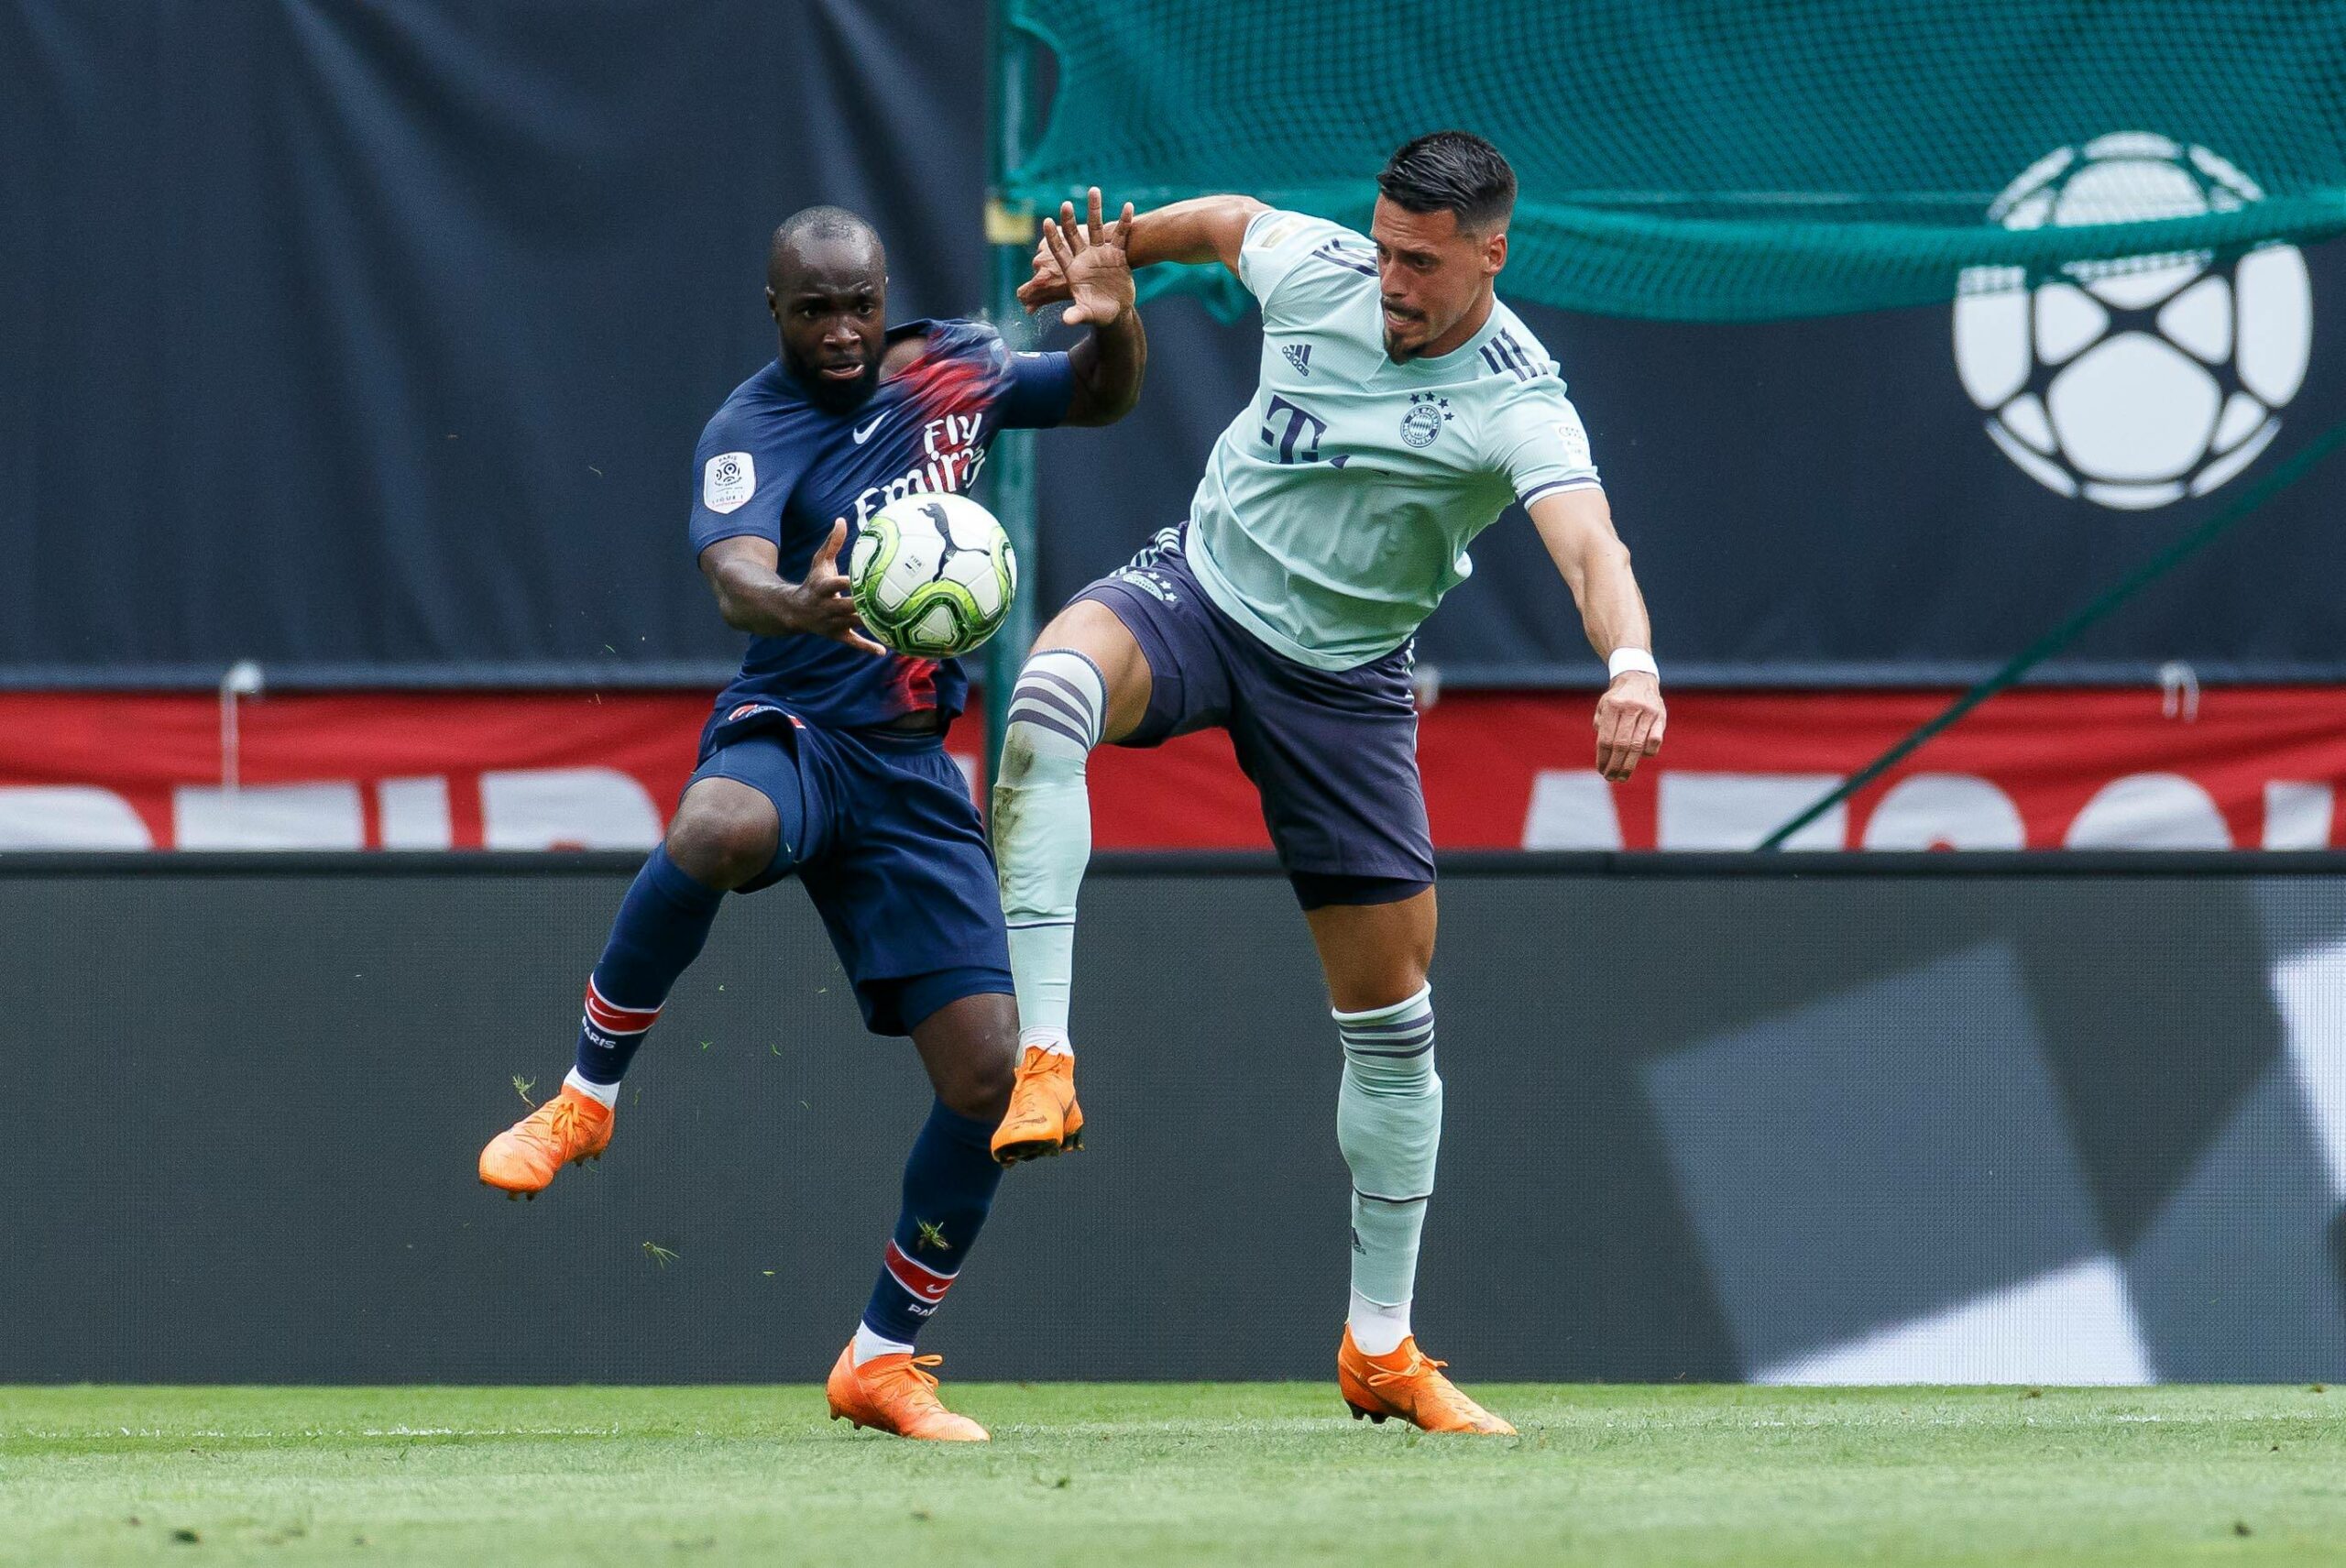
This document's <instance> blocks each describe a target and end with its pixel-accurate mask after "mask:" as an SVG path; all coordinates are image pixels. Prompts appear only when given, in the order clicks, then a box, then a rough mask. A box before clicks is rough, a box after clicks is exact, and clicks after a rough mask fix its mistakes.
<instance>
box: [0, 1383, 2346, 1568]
mask: <svg viewBox="0 0 2346 1568" xmlns="http://www.w3.org/2000/svg"><path fill="white" fill-rule="evenodd" d="M948 1391H949V1392H950V1393H951V1394H952V1396H953V1397H954V1400H955V1403H956V1404H957V1405H958V1406H959V1407H960V1408H961V1409H966V1410H968V1411H969V1412H970V1414H972V1415H974V1416H977V1417H978V1418H979V1419H981V1420H984V1421H986V1422H987V1423H988V1424H990V1425H991V1426H992V1429H993V1432H994V1439H995V1441H994V1442H992V1444H991V1445H990V1446H979V1445H975V1444H972V1445H969V1446H965V1447H945V1446H926V1445H915V1444H912V1443H905V1442H896V1441H893V1440H891V1439H885V1438H881V1437H876V1436H873V1435H872V1434H869V1433H861V1434H859V1433H854V1432H850V1431H849V1430H848V1428H847V1427H846V1426H845V1425H844V1424H839V1425H833V1424H831V1423H828V1422H827V1421H825V1420H823V1419H822V1415H823V1409H822V1400H821V1395H820V1394H819V1393H818V1392H817V1391H815V1390H812V1389H806V1388H685V1389H661V1388H622V1389H580V1388H522V1389H484V1388H397V1389H278V1388H233V1389H212V1388H160V1389H157V1388H13V1389H0V1563H11V1564H14V1563H28V1564H29V1563H39V1564H44V1565H48V1564H61V1563H149V1562H164V1563H196V1562H255V1563H296V1562H310V1561H313V1560H325V1559H332V1560H334V1561H337V1562H351V1563H432V1564H450V1563H481V1564H487V1565H488V1568H531V1565H533V1564H538V1563H565V1564H583V1563H646V1562H651V1563H664V1562H672V1561H673V1562H699V1563H732V1562H761V1563H764V1562H776V1563H828V1562H838V1563H857V1564H882V1563H895V1562H918V1563H938V1564H953V1563H1018V1564H1025V1565H1040V1564H1050V1563H1083V1564H1087V1565H1091V1568H1101V1565H1106V1564H1117V1563H1135V1562H1144V1563H1151V1564H1170V1563H1249V1564H1259V1563H1347V1564H1356V1563H1364V1562H1371V1561H1374V1562H1384V1563H1409V1564H1415V1563H1458V1562H1464V1563H1473V1564H1474V1565H1475V1568H1496V1565H1498V1564H1505V1563H1657V1564H1660V1563H1670V1564H1682V1563H1722V1564H1724V1563H1733V1564H1738V1568H1741V1565H1757V1564H1770V1563H1847V1562H1869V1563H1899V1564H1908V1563H2015V1562H2026V1563H2111V1564H2126V1565H2128V1568H2141V1565H2143V1564H2150V1563H2208V1562H2234V1561H2241V1562H2248V1561H2253V1562H2259V1563H2316V1562H2346V1389H2341V1391H2340V1392H2338V1393H2334V1394H2332V1393H2327V1392H2323V1391H2318V1390H2316V1389H2313V1388H2306V1387H2295V1388H2186V1387H2170V1388H2155V1389H2126V1390H2117V1391H2110V1390H2064V1389H2053V1388H2048V1389H2045V1390H2044V1391H2043V1393H2042V1394H2041V1395H2032V1394H2030V1393H2028V1392H2026V1391H2024V1390H2020V1389H1961V1390H1946V1389H1916V1388H1892V1389H1864V1390H1846V1389H1818V1390H1787V1389H1773V1388H1770V1389H1759V1388H1694V1387H1673V1388H1649V1387H1487V1388H1484V1389H1482V1390H1479V1391H1480V1392H1481V1393H1483V1394H1484V1395H1485V1398H1487V1400H1488V1402H1489V1403H1490V1404H1492V1405H1493V1406H1494V1407H1495V1408H1496V1409H1500V1410H1502V1411H1504V1412H1506V1413H1507V1414H1508V1415H1510V1416H1512V1417H1513V1419H1514V1420H1515V1421H1516V1422H1517V1424H1518V1425H1519V1426H1520V1427H1521V1428H1522V1429H1523V1435H1522V1436H1521V1437H1519V1438H1515V1439H1505V1438H1500V1439H1460V1438H1451V1439H1435V1438H1422V1437H1419V1436H1417V1435H1416V1434H1413V1433H1410V1432H1408V1431H1403V1430H1402V1429H1401V1428H1400V1427H1399V1426H1398V1425H1387V1426H1384V1427H1380V1428H1372V1427H1369V1426H1367V1425H1365V1424H1358V1423H1354V1422H1353V1421H1351V1420H1346V1419H1343V1409H1342V1407H1341V1406H1339V1405H1338V1404H1337V1403H1336V1400H1335V1396H1334V1393H1333V1391H1332V1389H1331V1388H1330V1387H1323V1386H1319V1385H1220V1386H1194V1385H1173V1386H1133V1385H1115V1386H1096V1385H1036V1386H1033V1387H1012V1386H1004V1385H991V1386H982V1385H961V1386H959V1387H949V1390H948ZM190 1533H192V1537H193V1539H192V1540H190V1539H188V1538H187V1537H188V1535H189V1534H190Z"/></svg>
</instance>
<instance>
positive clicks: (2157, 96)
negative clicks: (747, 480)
mask: <svg viewBox="0 0 2346 1568" xmlns="http://www.w3.org/2000/svg"><path fill="white" fill-rule="evenodd" d="M1004 3H1006V4H1008V5H1009V6H1010V21H1011V24H1012V26H1013V27H1015V28H1017V29H1020V30H1022V31H1023V32H1025V34H1028V35H1030V36H1031V37H1032V38H1036V39H1037V40H1039V41H1040V42H1041V43H1043V44H1044V45H1046V46H1047V47H1048V49H1050V50H1051V52H1052V53H1053V55H1054V56H1055V57H1056V62H1057V86H1056V91H1055V93H1054V96H1053V99H1052V102H1051V104H1050V109H1049V119H1048V123H1047V126H1046V128H1045V130H1044V132H1043V134H1042V136H1041V137H1040V138H1039V140H1038V141H1037V142H1036V145H1035V146H1034V148H1033V149H1032V153H1031V156H1029V157H1027V158H1026V159H1024V160H1023V161H1022V162H1021V163H1020V164H1019V166H1018V167H1017V168H1016V169H1015V170H1012V171H1011V172H1010V174H1009V176H1008V179H1007V184H1008V186H1009V191H1010V194H1012V195H1013V196H1014V198H1017V199H1022V200H1025V201H1028V202H1033V203H1038V204H1039V203H1053V202H1056V201H1058V199H1059V198H1060V197H1061V196H1063V195H1067V194H1069V193H1072V192H1080V190H1081V189H1082V188H1083V187H1084V186H1085V185H1088V184H1091V183H1098V184H1100V185H1101V186H1102V187H1103V188H1104V189H1105V190H1106V191H1107V192H1109V194H1110V196H1111V198H1112V199H1113V200H1118V201H1121V200H1124V199H1127V198H1129V199H1131V200H1133V201H1135V202H1137V203H1140V204H1142V205H1143V206H1144V207H1146V206H1148V205H1151V204H1155V203H1161V202H1164V201H1168V200H1172V199H1174V198H1177V197H1180V196H1185V195H1194V194H1198V193H1200V192H1214V191H1243V192H1249V193H1251V194H1254V195H1256V196H1259V197H1261V198H1262V199H1264V200H1265V201H1267V202H1270V203H1274V204H1276V205H1279V206H1286V207H1295V208H1300V209H1303V210H1306V211H1310V212H1314V213H1318V214H1322V215H1325V216H1328V217H1332V218H1335V219H1338V220H1339V221H1342V222H1345V223H1348V224H1352V225H1355V226H1360V227H1365V226H1366V224H1367V219H1368V213H1369V208H1370V205H1371V203H1373V202H1374V200H1375V195H1376V191H1375V185H1374V178H1375V175H1376V170H1378V168H1379V167H1381V166H1382V164H1383V163H1384V160H1385V159H1386V157H1387V154H1389V153H1390V152H1391V150H1392V149H1393V148H1395V147H1396V146H1398V145H1399V144H1400V143H1401V142H1403V141H1405V140H1407V139H1408V138H1409V137H1412V136H1415V135H1418V134H1419V133H1420V132H1423V131H1427V130H1432V129H1439V128H1442V127H1445V126H1457V127H1462V128H1464V129H1468V130H1474V131H1478V132H1480V133H1481V134H1483V135H1485V136H1487V137H1490V138H1491V139H1492V140H1494V141H1495V142H1496V143H1497V144H1498V145H1499V146H1500V147H1501V148H1503V149H1504V150H1505V151H1506V153H1507V157H1508V158H1509V159H1510V160H1512V161H1513V163H1514V164H1515V167H1516V170H1517V173H1518V178H1519V180H1520V181H1521V187H1522V194H1521V199H1520V201H1519V203H1518V207H1517V212H1516V218H1515V224H1514V229H1513V234H1514V246H1515V249H1514V253H1513V256H1512V258H1511V259H1510V261H1509V264H1508V267H1507V291H1508V293H1509V294H1510V296H1512V297H1517V298H1521V299H1529V300H1534V301H1539V302H1544V303H1547V304H1551V305H1556V306H1561V307H1563V308H1566V309H1572V310H1582V311H1591V312H1598V313H1607V314H1615V315H1630V316H1646V317H1655V318H1665V319H1675V320H1688V321H1738V320H1760V319H1767V318H1774V317H1787V316H1803V315H1819V314H1829V313H1838V312H1847V311H1858V310H1870V309H1878V308H1882V307H1888V306H1895V305H1911V304H1923V303H1929V302H1939V301H1945V300H1946V299H1948V298H1950V297H1952V296H1954V295H1955V294H1957V292H1960V291H1978V290H1986V289H2001V288H2012V287H2017V286H2021V285H2023V284H2025V283H2027V282H2028V281H2030V280H2033V279H2039V278H2042V277H2044V276H2045V275H2047V274H2049V273H2051V272H2053V271H2054V270H2055V269H2060V268H2063V267H2068V268H2070V269H2072V270H2073V271H2074V270H2075V269H2076V268H2077V265H2078V264H2081V263H2082V264H2086V265H2088V267H2090V266H2091V265H2093V264H2096V263H2099V264H2101V265H2102V266H2103V267H2104V268H2106V269H2126V268H2129V267H2132V266H2137V265H2143V264H2145V263H2144V260H2143V258H2167V259H2169V260H2171V259H2172V258H2174V257H2175V256H2176V254H2177V253H2188V252H2194V251H2202V250H2215V251H2220V252H2222V251H2238V250H2242V249H2246V248H2248V247H2253V246H2254V245H2256V244H2259V243H2261V242H2264V241H2270V240H2277V239H2289V240H2297V241H2304V240H2310V239H2319V238H2322V237H2326V236H2330V235H2332V234H2336V233H2339V232H2341V230H2346V86H2341V83H2346V4H2328V3H2321V0H2238V3H2233V0H2198V3H2189V0H2132V3H2129V0H2041V3H2035V4H2021V3H2012V0H1833V3H1802V4H1778V3H1771V0H1705V3H1699V4H1696V3H1687V4H1672V3H1668V0H1410V3H1409V4H1393V3H1387V0H1361V3H1354V4H1340V3H1334V0H1322V3H1318V4H1301V3H1296V0H1271V3H1262V4H1248V3H1246V0H1004ZM1161 270H1162V271H1165V272H1168V273H1171V272H1174V271H1176V270H1177V269H1161ZM1178 270H1180V271H1185V272H1191V273H1197V274H1200V275H1199V276H1194V277H1191V278H1189V279H1188V280H1186V281H1188V282H1189V283H1191V284H1195V285H1201V286H1207V287H1222V288H1223V289H1224V292H1225V295H1227V294H1228V292H1229V291H1228V290H1227V280H1226V279H1222V280H1221V283H1220V284H1216V283H1215V279H1216V278H1218V277H1220V274H1219V272H1218V269H1216V270H1215V272H1213V273H1212V274H1211V275H1206V274H1204V273H1203V269H1178Z"/></svg>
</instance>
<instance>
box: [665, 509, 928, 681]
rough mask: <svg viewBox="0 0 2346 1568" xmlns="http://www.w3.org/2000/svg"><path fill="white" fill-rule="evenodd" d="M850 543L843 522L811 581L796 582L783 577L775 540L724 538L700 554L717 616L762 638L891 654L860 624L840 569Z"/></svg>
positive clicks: (809, 574) (810, 569) (818, 558)
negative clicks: (810, 640) (820, 641)
mask: <svg viewBox="0 0 2346 1568" xmlns="http://www.w3.org/2000/svg"><path fill="white" fill-rule="evenodd" d="M846 540H847V523H846V521H845V520H844V519H842V520H840V521H839V522H837V523H835V524H834V525H833V526H832V529H831V534H830V537H829V538H828V539H827V540H825V541H824V543H823V546H822V548H821V549H819V550H817V551H816V552H815V558H814V560H813V561H812V562H810V563H809V564H808V565H807V568H806V576H805V577H804V578H802V579H801V580H799V581H798V582H795V583H794V582H791V581H790V580H789V579H788V578H786V577H784V576H782V574H781V570H780V567H781V564H782V553H781V552H780V551H779V550H777V549H776V548H775V547H774V545H773V542H772V541H771V540H765V539H759V538H756V537H754V536H751V535H748V534H744V535H742V536H740V537H739V538H735V539H720V540H718V542H717V543H714V544H712V545H710V546H709V547H708V548H707V549H706V550H704V551H702V552H701V553H700V570H701V575H702V576H705V577H707V579H708V586H709V588H710V590H711V591H712V592H714V593H715V594H716V595H717V611H718V614H719V615H721V616H723V617H724V618H725V624H726V625H728V626H730V627H732V628H734V629H735V630H740V631H747V632H751V633H753V634H754V635H756V636H759V637H792V636H796V635H798V634H800V633H806V634H808V635H811V636H816V637H828V638H830V639H831V640H832V641H838V642H845V643H847V644H848V645H849V646H850V647H854V648H861V649H862V650H864V651H865V652H871V653H884V652H887V650H886V649H884V648H882V647H881V646H880V645H879V644H878V643H877V642H874V641H872V640H871V639H870V638H868V637H866V636H864V635H863V633H862V631H861V629H860V628H859V627H858V626H857V625H856V620H855V601H854V600H853V599H851V598H849V597H848V592H847V586H848V580H847V577H846V576H845V574H843V573H842V572H840V571H839V547H840V546H841V545H842V544H843V543H846Z"/></svg>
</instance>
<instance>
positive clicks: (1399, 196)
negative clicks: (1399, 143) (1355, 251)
mask: <svg viewBox="0 0 2346 1568" xmlns="http://www.w3.org/2000/svg"><path fill="white" fill-rule="evenodd" d="M1376 188H1377V189H1378V190H1379V191H1381V192H1384V193H1385V198H1386V200H1387V201H1389V202H1391V203H1393V204H1394V205H1396V206H1398V207H1402V208H1406V209H1407V210H1408V211H1409V212H1412V213H1443V212H1446V213H1452V214H1456V215H1457V218H1458V226H1459V227H1460V228H1462V229H1473V230H1475V231H1477V232H1480V231H1483V230H1486V229H1490V228H1493V227H1496V225H1499V224H1503V223H1505V222H1506V221H1507V214H1509V213H1512V212H1513V211H1515V170H1512V169H1510V168H1508V167H1507V159H1505V158H1504V157H1502V156H1501V155H1500V153H1499V149H1498V148H1495V147H1493V146H1492V145H1491V144H1490V143H1489V142H1486V141H1485V140H1484V139H1483V138H1482V137H1478V136H1476V135H1475V134H1474V132H1472V131H1434V132H1432V133H1431V134H1430V135H1427V136H1421V137H1418V139H1417V140H1415V141H1413V142H1410V143H1409V145H1408V146H1406V147H1404V148H1401V150H1400V151H1398V152H1397V153H1395V154H1394V155H1393V159H1392V161H1391V162H1389V163H1387V165H1386V166H1385V172H1384V173H1382V174H1380V175H1378V176H1377V177H1376Z"/></svg>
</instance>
